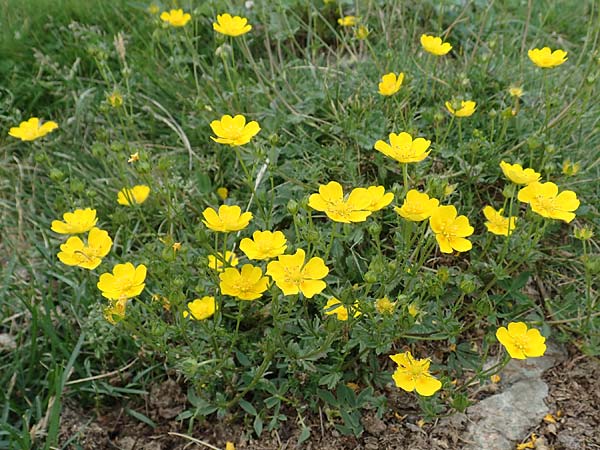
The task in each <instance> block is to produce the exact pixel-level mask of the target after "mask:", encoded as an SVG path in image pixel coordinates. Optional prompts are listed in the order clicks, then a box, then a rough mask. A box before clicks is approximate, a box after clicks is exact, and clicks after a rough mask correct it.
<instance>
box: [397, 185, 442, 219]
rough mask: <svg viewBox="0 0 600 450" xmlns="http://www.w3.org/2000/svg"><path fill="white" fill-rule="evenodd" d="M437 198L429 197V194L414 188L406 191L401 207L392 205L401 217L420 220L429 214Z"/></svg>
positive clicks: (434, 206)
mask: <svg viewBox="0 0 600 450" xmlns="http://www.w3.org/2000/svg"><path fill="white" fill-rule="evenodd" d="M439 203H440V202H439V200H438V199H437V198H429V195H427V194H425V193H421V192H419V191H417V190H416V189H411V190H410V191H408V192H407V193H406V198H405V199H404V203H402V207H401V208H398V207H397V206H396V207H394V211H396V212H397V213H398V214H399V215H400V216H401V217H404V218H405V219H406V220H410V221H411V222H421V221H423V220H425V219H427V218H429V217H430V216H431V213H433V211H435V210H436V209H437V207H438V205H439Z"/></svg>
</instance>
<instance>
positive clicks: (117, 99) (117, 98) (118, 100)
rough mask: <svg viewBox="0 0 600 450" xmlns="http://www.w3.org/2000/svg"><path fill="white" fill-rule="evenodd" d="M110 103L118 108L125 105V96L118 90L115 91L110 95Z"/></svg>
mask: <svg viewBox="0 0 600 450" xmlns="http://www.w3.org/2000/svg"><path fill="white" fill-rule="evenodd" d="M108 103H110V106H112V107H113V108H118V107H120V106H122V105H123V97H122V96H121V94H119V93H118V92H113V93H112V94H110V95H109V96H108Z"/></svg>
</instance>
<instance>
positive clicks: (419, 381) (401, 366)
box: [390, 352, 442, 397]
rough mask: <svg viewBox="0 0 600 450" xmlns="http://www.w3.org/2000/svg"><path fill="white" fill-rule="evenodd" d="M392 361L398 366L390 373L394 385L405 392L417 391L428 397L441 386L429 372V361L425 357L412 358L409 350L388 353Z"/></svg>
mask: <svg viewBox="0 0 600 450" xmlns="http://www.w3.org/2000/svg"><path fill="white" fill-rule="evenodd" d="M390 358H391V360H392V361H394V362H395V363H396V364H398V368H397V369H396V371H395V372H394V374H393V375H392V378H393V379H394V382H395V383H396V386H397V387H399V388H401V389H404V390H405V391H406V392H412V391H415V390H416V391H417V394H419V395H423V396H425V397H429V396H431V395H433V394H435V393H436V392H437V391H439V390H440V389H441V388H442V383H441V381H440V380H438V379H436V378H435V377H433V376H432V375H431V374H430V373H429V364H431V361H430V360H429V358H426V359H414V358H413V356H412V355H411V353H410V352H404V353H398V354H396V355H390Z"/></svg>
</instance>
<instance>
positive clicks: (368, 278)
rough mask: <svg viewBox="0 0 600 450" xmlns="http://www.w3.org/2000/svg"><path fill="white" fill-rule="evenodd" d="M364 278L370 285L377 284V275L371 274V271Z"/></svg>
mask: <svg viewBox="0 0 600 450" xmlns="http://www.w3.org/2000/svg"><path fill="white" fill-rule="evenodd" d="M363 278H364V280H365V282H367V283H369V284H373V283H376V282H377V275H375V273H374V272H371V271H370V270H369V271H368V272H367V273H365V275H364V277H363Z"/></svg>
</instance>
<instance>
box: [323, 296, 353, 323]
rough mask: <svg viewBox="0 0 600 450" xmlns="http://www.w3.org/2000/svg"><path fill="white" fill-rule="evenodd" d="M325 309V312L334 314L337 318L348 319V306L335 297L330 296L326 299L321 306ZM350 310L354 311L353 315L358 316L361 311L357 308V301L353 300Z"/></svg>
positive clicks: (329, 314)
mask: <svg viewBox="0 0 600 450" xmlns="http://www.w3.org/2000/svg"><path fill="white" fill-rule="evenodd" d="M323 309H324V310H325V314H327V315H328V316H331V315H333V314H335V315H336V317H337V320H341V321H344V322H345V321H346V320H348V316H349V314H348V308H346V307H345V306H344V305H343V304H342V302H340V301H339V300H338V299H337V298H335V297H331V298H330V299H329V300H327V304H326V305H325V306H324V307H323ZM352 310H353V311H354V314H353V317H354V318H356V317H358V316H360V315H361V314H362V313H361V312H360V311H359V310H358V302H354V305H353V306H352Z"/></svg>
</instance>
